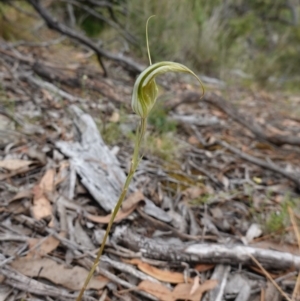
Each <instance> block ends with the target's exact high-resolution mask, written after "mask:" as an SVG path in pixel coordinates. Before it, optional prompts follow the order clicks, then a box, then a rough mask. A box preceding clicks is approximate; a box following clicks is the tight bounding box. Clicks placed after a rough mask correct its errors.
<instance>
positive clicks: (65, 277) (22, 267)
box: [11, 258, 108, 291]
mask: <svg viewBox="0 0 300 301" xmlns="http://www.w3.org/2000/svg"><path fill="white" fill-rule="evenodd" d="M11 266H12V267H13V268H14V269H15V270H17V271H18V272H20V273H22V274H23V275H26V276H28V277H39V278H45V279H47V280H49V281H51V282H53V283H55V284H57V285H60V286H63V287H65V288H67V289H70V290H74V291H78V290H80V288H81V286H82V283H83V282H84V280H85V278H86V277H87V275H88V271H87V270H86V269H84V268H81V267H79V266H75V267H72V268H70V267H67V266H64V265H62V264H59V263H57V262H56V261H53V260H51V259H49V258H43V259H25V258H18V259H17V260H15V261H13V262H12V263H11ZM107 283H108V280H107V279H105V278H101V279H99V278H98V277H97V278H96V277H93V278H92V279H91V281H90V283H89V285H88V287H87V288H88V289H97V290H99V289H102V288H104V287H105V286H106V284H107Z"/></svg>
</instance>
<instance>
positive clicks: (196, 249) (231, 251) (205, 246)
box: [113, 227, 300, 270]
mask: <svg viewBox="0 0 300 301" xmlns="http://www.w3.org/2000/svg"><path fill="white" fill-rule="evenodd" d="M113 240H114V241H115V242H116V243H118V244H121V245H123V246H125V247H127V248H129V249H131V250H133V251H135V252H141V254H142V255H143V256H144V257H147V258H151V259H158V260H165V261H168V262H174V263H178V262H189V263H200V262H202V263H216V264H221V263H222V264H230V265H236V264H246V265H250V264H251V265H254V263H253V262H252V260H251V257H250V256H249V255H250V254H251V255H252V256H254V257H255V258H256V259H257V260H258V261H259V262H260V263H261V264H262V265H263V266H265V267H266V268H271V269H280V270H284V269H290V268H296V269H297V270H300V256H296V255H293V254H290V253H287V252H279V251H275V250H268V249H259V248H254V247H249V246H244V245H237V244H235V245H221V244H216V243H191V242H189V243H182V245H177V244H176V245H172V244H170V243H168V241H167V240H166V241H161V240H160V241H158V240H157V239H152V238H148V237H144V236H141V235H139V234H137V233H134V232H133V231H132V230H131V229H128V228H125V227H118V228H116V230H115V232H114V235H113Z"/></svg>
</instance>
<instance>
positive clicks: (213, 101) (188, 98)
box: [169, 92, 300, 146]
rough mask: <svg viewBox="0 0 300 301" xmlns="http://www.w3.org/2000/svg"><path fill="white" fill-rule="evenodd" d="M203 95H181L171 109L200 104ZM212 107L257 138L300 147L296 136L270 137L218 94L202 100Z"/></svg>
mask: <svg viewBox="0 0 300 301" xmlns="http://www.w3.org/2000/svg"><path fill="white" fill-rule="evenodd" d="M200 97H201V94H200V93H198V92H184V93H181V94H180V96H179V98H180V102H178V103H177V104H175V105H173V106H171V107H170V108H169V109H174V108H175V107H177V106H178V105H180V104H182V103H191V102H198V101H199V100H200ZM201 101H204V102H206V103H208V104H210V105H213V106H215V107H217V108H218V109H220V110H221V111H223V112H224V113H226V114H227V115H228V116H230V118H232V119H233V120H234V121H236V122H238V123H240V124H241V125H243V126H244V127H245V128H247V129H248V130H250V131H251V132H252V133H253V134H254V135H255V136H256V137H257V138H259V139H261V140H264V141H268V142H270V143H272V144H274V145H277V146H281V145H284V144H290V145H296V146H300V137H295V136H282V135H269V134H267V133H265V131H264V130H263V129H262V128H261V127H260V126H259V125H258V124H254V123H253V122H251V121H250V120H249V118H247V117H246V116H245V115H243V114H241V113H240V112H239V111H238V110H237V109H236V108H234V107H233V106H232V105H231V104H230V103H229V102H228V101H226V99H224V98H223V97H221V96H219V95H217V94H216V93H212V92H207V93H206V94H205V95H204V97H203V98H202V99H201Z"/></svg>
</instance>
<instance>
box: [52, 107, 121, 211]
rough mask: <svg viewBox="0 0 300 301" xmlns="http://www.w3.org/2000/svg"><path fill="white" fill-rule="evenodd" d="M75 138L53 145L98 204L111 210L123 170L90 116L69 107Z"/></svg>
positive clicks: (115, 200) (119, 192)
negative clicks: (75, 130) (77, 136)
mask: <svg viewBox="0 0 300 301" xmlns="http://www.w3.org/2000/svg"><path fill="white" fill-rule="evenodd" d="M70 110H71V112H72V113H73V116H74V125H75V127H76V128H77V129H78V131H79V141H77V142H65V141H58V142H57V143H56V146H57V147H58V148H59V149H60V150H61V152H62V153H64V154H65V155H66V156H68V157H70V159H71V164H72V166H73V167H74V168H75V170H76V172H77V174H78V175H79V176H80V178H81V182H82V184H83V185H84V186H85V187H86V189H87V190H88V191H89V192H90V193H91V195H92V196H93V197H94V198H95V200H96V201H97V202H98V203H99V205H100V206H101V207H102V208H104V209H105V210H106V211H111V210H112V209H113V208H114V207H115V204H116V203H117V200H118V198H119V196H120V194H121V190H122V185H123V183H124V182H125V179H126V177H125V173H124V171H123V170H122V169H121V167H120V164H119V162H118V160H117V158H116V157H115V155H113V154H112V153H111V152H110V150H109V148H108V147H107V146H106V145H105V143H104V141H103V139H102V137H101V136H100V134H99V132H98V129H97V126H96V124H95V122H94V121H93V119H92V117H91V116H90V115H88V114H85V113H84V112H83V111H81V110H80V109H79V108H78V107H76V106H71V108H70Z"/></svg>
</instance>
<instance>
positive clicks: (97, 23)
mask: <svg viewBox="0 0 300 301" xmlns="http://www.w3.org/2000/svg"><path fill="white" fill-rule="evenodd" d="M80 27H81V28H82V29H83V30H84V32H85V33H86V34H87V35H88V36H90V37H97V36H99V34H100V33H101V32H102V31H103V29H104V27H105V26H104V23H103V22H102V21H101V20H99V19H98V18H96V17H94V16H86V17H85V18H84V19H83V20H82V22H81V23H80Z"/></svg>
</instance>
